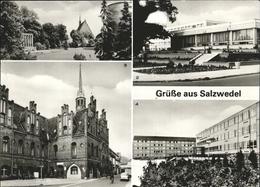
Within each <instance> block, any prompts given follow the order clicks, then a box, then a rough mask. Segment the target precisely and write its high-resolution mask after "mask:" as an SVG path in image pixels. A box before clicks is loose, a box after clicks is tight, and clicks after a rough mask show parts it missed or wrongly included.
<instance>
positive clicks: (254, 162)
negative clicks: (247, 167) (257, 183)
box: [248, 149, 257, 169]
mask: <svg viewBox="0 0 260 187" xmlns="http://www.w3.org/2000/svg"><path fill="white" fill-rule="evenodd" d="M248 160H250V162H251V164H252V166H253V168H255V169H256V168H257V155H256V153H255V151H254V150H253V149H252V151H251V152H250V154H249V156H248Z"/></svg>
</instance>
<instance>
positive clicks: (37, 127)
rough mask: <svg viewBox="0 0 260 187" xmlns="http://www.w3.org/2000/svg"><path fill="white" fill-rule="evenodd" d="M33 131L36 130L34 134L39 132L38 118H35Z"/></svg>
mask: <svg viewBox="0 0 260 187" xmlns="http://www.w3.org/2000/svg"><path fill="white" fill-rule="evenodd" d="M35 131H36V134H37V135H38V134H39V120H38V119H37V120H36V125H35Z"/></svg>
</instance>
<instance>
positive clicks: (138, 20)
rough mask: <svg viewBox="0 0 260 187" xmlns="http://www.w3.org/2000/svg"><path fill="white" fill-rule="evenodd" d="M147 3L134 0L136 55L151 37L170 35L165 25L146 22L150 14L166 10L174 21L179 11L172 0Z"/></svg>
mask: <svg viewBox="0 0 260 187" xmlns="http://www.w3.org/2000/svg"><path fill="white" fill-rule="evenodd" d="M145 2H146V5H145V6H144V7H143V6H141V5H140V4H139V0H134V2H133V4H134V13H133V15H134V22H133V26H134V28H135V29H134V31H133V35H134V55H135V56H137V55H138V54H139V53H140V51H141V50H142V48H143V47H144V46H145V43H146V42H147V41H148V40H149V39H153V38H162V39H163V38H167V37H169V36H171V35H170V33H169V32H167V31H166V30H165V29H164V28H163V26H161V25H158V24H151V23H145V21H146V19H147V18H148V16H149V15H150V14H151V13H153V12H156V11H164V12H166V13H167V15H168V18H169V20H170V21H171V22H174V21H175V19H176V17H175V15H176V14H177V13H178V11H177V8H176V7H175V6H173V5H172V3H171V1H170V0H158V1H156V2H155V0H154V1H151V0H150V1H148V0H146V1H145Z"/></svg>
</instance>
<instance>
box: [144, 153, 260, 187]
mask: <svg viewBox="0 0 260 187" xmlns="http://www.w3.org/2000/svg"><path fill="white" fill-rule="evenodd" d="M250 155H251V156H250ZM250 155H249V157H248V159H245V158H244V155H243V153H242V152H238V153H237V154H233V155H228V156H226V155H225V156H224V157H222V158H220V157H218V158H217V159H216V158H215V157H214V156H213V157H211V159H205V160H191V159H184V158H181V159H171V160H168V161H166V162H161V163H159V164H158V165H157V164H156V163H153V162H152V161H149V162H148V163H147V166H145V167H144V168H143V176H141V177H140V180H141V187H159V186H160V187H162V186H164V187H183V186H187V187H195V186H196V187H200V186H201V187H219V186H225V187H231V186H232V187H234V186H236V187H246V186H248V187H249V186H250V187H256V186H259V169H258V168H257V156H256V154H255V152H254V151H253V152H251V153H250Z"/></svg>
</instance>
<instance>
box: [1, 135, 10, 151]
mask: <svg viewBox="0 0 260 187" xmlns="http://www.w3.org/2000/svg"><path fill="white" fill-rule="evenodd" d="M9 142H10V138H9V137H8V136H4V137H3V152H4V153H8V152H9Z"/></svg>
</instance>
